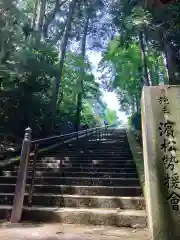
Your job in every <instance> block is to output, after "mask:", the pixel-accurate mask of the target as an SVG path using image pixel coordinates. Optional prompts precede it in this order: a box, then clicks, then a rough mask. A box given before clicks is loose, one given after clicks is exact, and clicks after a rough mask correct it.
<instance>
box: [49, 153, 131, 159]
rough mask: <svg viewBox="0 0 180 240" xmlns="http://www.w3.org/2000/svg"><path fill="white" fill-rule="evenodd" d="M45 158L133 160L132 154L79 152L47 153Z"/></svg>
mask: <svg viewBox="0 0 180 240" xmlns="http://www.w3.org/2000/svg"><path fill="white" fill-rule="evenodd" d="M44 156H45V157H66V156H70V157H79V156H81V157H84V158H90V157H97V158H112V159H116V158H121V159H123V158H132V154H131V153H120V154H113V153H112V154H106V153H105V152H104V153H101V154H100V153H95V152H94V153H86V152H84V153H83V152H82V153H81V152H78V153H68V152H67V153H64V154H63V153H61V152H60V153H56V152H54V153H50V152H49V153H47V154H45V155H44Z"/></svg>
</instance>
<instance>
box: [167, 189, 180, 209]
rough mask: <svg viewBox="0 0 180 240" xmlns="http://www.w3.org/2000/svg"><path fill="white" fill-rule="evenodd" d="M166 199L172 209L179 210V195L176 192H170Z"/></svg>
mask: <svg viewBox="0 0 180 240" xmlns="http://www.w3.org/2000/svg"><path fill="white" fill-rule="evenodd" d="M167 200H170V202H171V205H172V209H173V210H174V211H178V210H179V202H180V196H179V195H178V194H177V193H175V192H172V193H171V195H170V196H169V197H168V198H167Z"/></svg>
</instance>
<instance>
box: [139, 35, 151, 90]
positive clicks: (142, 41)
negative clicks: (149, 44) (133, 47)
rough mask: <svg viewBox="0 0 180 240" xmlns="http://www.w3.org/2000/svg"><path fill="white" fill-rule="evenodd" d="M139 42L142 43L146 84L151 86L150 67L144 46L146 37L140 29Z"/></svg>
mask: <svg viewBox="0 0 180 240" xmlns="http://www.w3.org/2000/svg"><path fill="white" fill-rule="evenodd" d="M139 44H140V50H141V60H142V64H143V69H144V71H143V72H144V85H146V86H150V85H151V84H150V80H149V76H148V67H147V59H146V53H145V46H144V37H143V32H142V31H139Z"/></svg>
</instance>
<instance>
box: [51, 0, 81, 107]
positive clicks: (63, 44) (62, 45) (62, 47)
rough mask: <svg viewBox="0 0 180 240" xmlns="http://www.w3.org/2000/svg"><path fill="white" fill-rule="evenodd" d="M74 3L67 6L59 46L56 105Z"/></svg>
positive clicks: (74, 0) (73, 0)
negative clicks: (64, 26) (67, 9)
mask: <svg viewBox="0 0 180 240" xmlns="http://www.w3.org/2000/svg"><path fill="white" fill-rule="evenodd" d="M76 1H77V0H72V2H71V3H70V5H69V14H68V18H67V23H66V30H65V32H64V36H63V40H62V44H61V57H60V63H59V76H57V77H56V93H55V96H56V104H57V103H58V94H59V86H60V82H61V78H62V74H63V66H64V60H65V55H66V47H67V43H68V38H69V33H70V31H71V23H72V18H73V14H74V10H75V6H76Z"/></svg>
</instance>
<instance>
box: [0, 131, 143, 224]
mask: <svg viewBox="0 0 180 240" xmlns="http://www.w3.org/2000/svg"><path fill="white" fill-rule="evenodd" d="M61 161H62V162H61ZM32 164H33V163H32V160H30V161H29V166H28V177H27V186H26V194H25V200H24V206H25V207H24V210H23V216H22V220H28V221H29V220H30V221H43V222H63V223H71V224H93V225H110V226H118V227H133V226H138V227H145V226H146V212H145V203H144V198H143V197H142V190H141V187H140V184H139V180H138V177H137V173H136V167H135V164H134V162H133V158H132V153H131V151H130V148H129V144H128V140H127V136H126V132H125V130H123V129H121V130H113V131H112V130H109V131H108V134H107V136H103V137H102V138H101V140H100V141H98V142H97V141H96V136H91V137H89V138H87V139H81V140H79V141H76V142H74V143H72V144H67V145H64V146H63V147H61V148H59V149H55V150H51V151H50V152H48V153H46V154H45V155H44V156H41V157H39V158H38V160H37V164H36V178H35V185H34V188H33V198H32V205H31V207H28V206H27V202H28V194H27V193H28V188H29V183H30V181H31V174H32ZM60 166H61V168H60ZM17 170H18V166H14V167H13V169H11V170H10V171H8V170H4V171H1V176H0V218H9V216H10V212H11V207H12V203H13V197H14V191H15V184H16V176H17Z"/></svg>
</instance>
